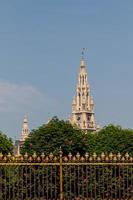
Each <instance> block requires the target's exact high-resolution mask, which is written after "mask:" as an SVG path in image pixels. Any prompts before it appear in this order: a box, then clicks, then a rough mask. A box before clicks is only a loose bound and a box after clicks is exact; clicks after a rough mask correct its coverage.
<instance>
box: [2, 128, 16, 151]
mask: <svg viewBox="0 0 133 200" xmlns="http://www.w3.org/2000/svg"><path fill="white" fill-rule="evenodd" d="M0 152H1V153H3V154H8V153H12V152H13V143H12V140H11V138H8V137H7V136H6V135H5V134H3V133H2V132H1V131H0Z"/></svg>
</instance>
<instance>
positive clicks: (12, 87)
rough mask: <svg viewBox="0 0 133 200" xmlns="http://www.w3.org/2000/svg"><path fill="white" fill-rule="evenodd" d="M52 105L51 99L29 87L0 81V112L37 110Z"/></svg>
mask: <svg viewBox="0 0 133 200" xmlns="http://www.w3.org/2000/svg"><path fill="white" fill-rule="evenodd" d="M50 104H52V100H51V98H49V97H48V96H47V95H44V94H43V93H42V92H40V91H39V90H38V89H37V88H35V87H33V86H31V85H21V84H15V83H11V82H8V81H0V112H16V111H21V110H27V112H28V110H31V109H32V110H38V109H40V108H41V107H42V106H44V107H47V106H50Z"/></svg>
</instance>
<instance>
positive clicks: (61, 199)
mask: <svg viewBox="0 0 133 200" xmlns="http://www.w3.org/2000/svg"><path fill="white" fill-rule="evenodd" d="M60 200H63V187H62V150H61V147H60Z"/></svg>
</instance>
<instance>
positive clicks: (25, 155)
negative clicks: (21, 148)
mask: <svg viewBox="0 0 133 200" xmlns="http://www.w3.org/2000/svg"><path fill="white" fill-rule="evenodd" d="M27 158H28V153H27V152H26V153H25V154H24V159H25V160H27Z"/></svg>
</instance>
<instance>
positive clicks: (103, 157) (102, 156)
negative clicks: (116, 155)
mask: <svg viewBox="0 0 133 200" xmlns="http://www.w3.org/2000/svg"><path fill="white" fill-rule="evenodd" d="M101 159H102V160H104V159H105V153H103V152H102V153H101Z"/></svg>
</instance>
